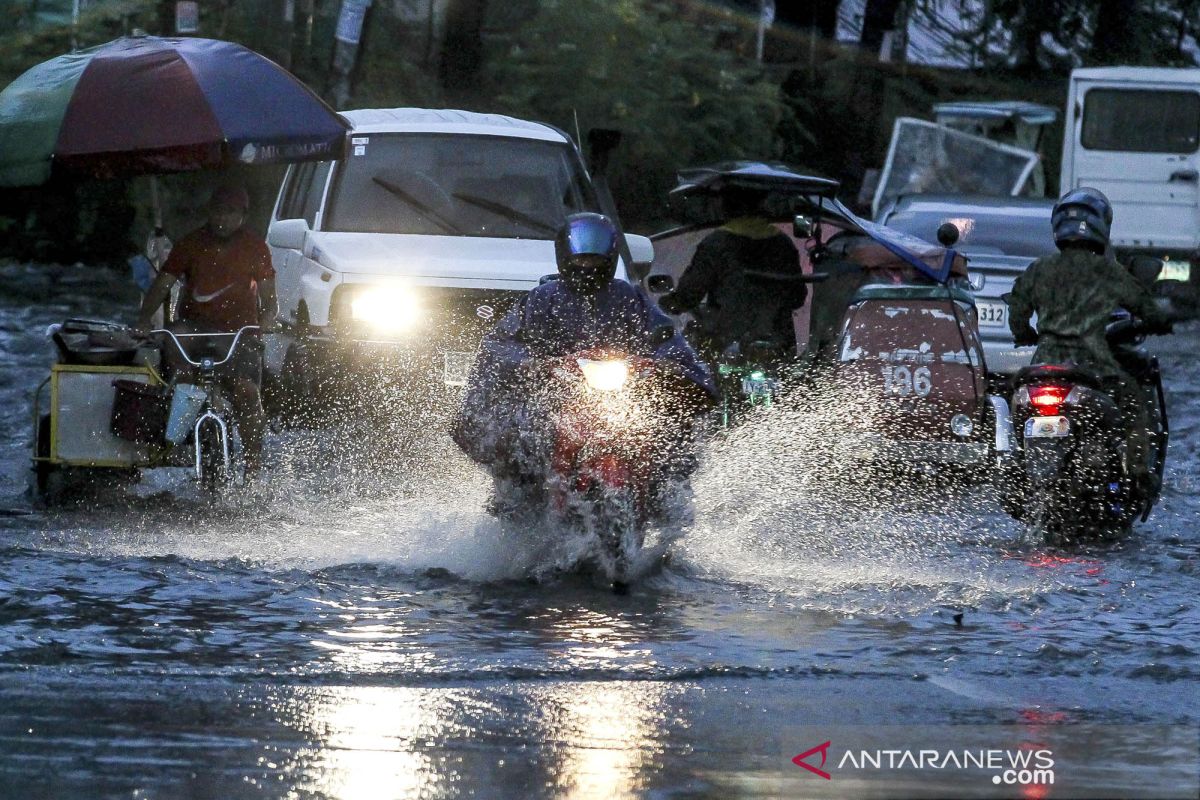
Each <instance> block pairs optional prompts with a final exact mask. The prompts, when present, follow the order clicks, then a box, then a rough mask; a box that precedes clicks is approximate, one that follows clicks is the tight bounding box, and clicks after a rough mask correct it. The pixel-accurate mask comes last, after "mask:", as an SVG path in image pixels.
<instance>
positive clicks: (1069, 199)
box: [1050, 186, 1113, 253]
mask: <svg viewBox="0 0 1200 800" xmlns="http://www.w3.org/2000/svg"><path fill="white" fill-rule="evenodd" d="M1112 221H1113V210H1112V203H1110V202H1108V198H1107V197H1105V196H1104V192H1102V191H1100V190H1099V189H1090V188H1088V187H1086V186H1081V187H1079V188H1078V189H1072V190H1071V191H1069V192H1067V193H1066V194H1064V195H1063V196H1062V199H1061V200H1059V201H1058V203H1057V204H1055V206H1054V213H1052V214H1051V215H1050V224H1051V226H1052V227H1053V228H1054V243H1055V244H1057V245H1058V246H1059V248H1060V249H1061V248H1062V247H1064V246H1065V245H1068V244H1071V243H1075V244H1082V245H1084V246H1087V247H1089V248H1090V249H1092V250H1095V251H1096V252H1098V253H1102V252H1104V250H1105V248H1107V247H1108V237H1109V233H1110V231H1111V230H1112Z"/></svg>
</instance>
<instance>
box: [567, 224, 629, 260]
mask: <svg viewBox="0 0 1200 800" xmlns="http://www.w3.org/2000/svg"><path fill="white" fill-rule="evenodd" d="M616 249H617V236H616V232H615V231H613V229H612V228H610V227H608V226H607V225H598V224H596V221H595V220H593V219H573V220H571V221H570V222H568V223H567V252H568V253H569V254H570V255H572V256H582V255H597V256H604V257H607V256H609V255H611V254H612V253H614V252H616Z"/></svg>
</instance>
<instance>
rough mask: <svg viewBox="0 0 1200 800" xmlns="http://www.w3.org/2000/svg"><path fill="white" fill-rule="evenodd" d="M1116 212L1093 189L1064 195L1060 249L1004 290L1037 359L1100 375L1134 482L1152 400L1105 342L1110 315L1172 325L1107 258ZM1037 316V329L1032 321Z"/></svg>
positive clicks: (1143, 469)
mask: <svg viewBox="0 0 1200 800" xmlns="http://www.w3.org/2000/svg"><path fill="white" fill-rule="evenodd" d="M1112 219H1113V211H1112V205H1111V204H1110V203H1109V201H1108V198H1107V197H1105V196H1104V194H1103V193H1102V192H1100V191H1099V190H1097V189H1091V188H1086V187H1081V188H1078V189H1073V190H1071V191H1069V192H1067V193H1066V194H1065V195H1063V197H1062V198H1061V199H1060V200H1059V201H1058V203H1057V204H1056V205H1055V206H1054V211H1053V213H1052V215H1051V224H1052V225H1053V229H1054V241H1055V244H1057V245H1058V249H1059V250H1060V252H1059V253H1058V254H1056V255H1052V256H1044V257H1042V258H1039V259H1038V260H1037V261H1034V262H1033V264H1031V265H1030V266H1029V268H1028V269H1027V270H1026V271H1025V272H1024V273H1022V274H1021V275H1020V276H1019V277H1018V278H1017V279H1016V281H1015V282H1014V283H1013V288H1012V291H1011V292H1009V293H1008V294H1006V295H1004V300H1005V301H1006V302H1007V303H1008V308H1009V318H1008V324H1009V328H1010V330H1011V331H1012V334H1013V340H1014V341H1015V342H1016V344H1017V345H1019V346H1024V345H1033V344H1036V345H1037V351H1036V352H1035V353H1034V356H1033V363H1035V364H1066V363H1073V364H1077V365H1079V366H1083V367H1087V368H1088V369H1090V370H1092V371H1093V372H1095V373H1096V374H1098V375H1099V376H1100V377H1101V378H1102V379H1103V380H1104V383H1105V387H1106V388H1108V389H1109V391H1110V392H1111V393H1112V395H1113V397H1114V399H1115V400H1116V401H1117V404H1118V405H1119V406H1120V407H1121V409H1122V411H1123V413H1124V414H1125V417H1126V420H1127V424H1129V426H1130V430H1129V438H1128V443H1129V451H1130V457H1129V458H1128V459H1127V463H1128V465H1129V467H1130V471H1131V474H1132V475H1133V477H1134V480H1135V481H1136V482H1138V483H1142V484H1144V483H1146V482H1147V481H1149V480H1152V479H1154V478H1155V477H1156V476H1152V475H1151V474H1150V472H1149V467H1148V465H1147V464H1146V457H1145V454H1146V452H1147V450H1148V445H1149V442H1148V440H1147V436H1148V431H1147V426H1148V421H1147V420H1148V417H1147V415H1146V404H1147V403H1148V402H1150V398H1149V397H1147V396H1146V394H1145V392H1144V391H1143V390H1142V389H1141V387H1140V386H1139V385H1138V383H1137V381H1136V380H1135V379H1134V378H1133V376H1131V375H1130V374H1128V373H1127V372H1126V371H1125V370H1123V369H1122V368H1121V366H1120V365H1119V364H1118V363H1117V360H1116V358H1115V357H1114V356H1113V353H1112V350H1111V349H1110V348H1109V346H1108V342H1107V340H1106V339H1105V335H1104V332H1105V326H1106V325H1107V324H1108V323H1109V322H1110V321H1111V318H1112V313H1113V312H1114V311H1116V310H1117V309H1118V308H1124V309H1126V310H1127V311H1129V312H1130V313H1132V314H1134V315H1135V316H1136V317H1138V318H1140V319H1141V320H1142V321H1143V322H1145V323H1146V324H1147V325H1148V326H1149V327H1150V328H1151V329H1152V330H1153V329H1157V330H1160V331H1169V330H1170V323H1169V321H1168V320H1167V318H1166V317H1165V316H1164V314H1163V313H1162V312H1161V311H1160V310H1159V307H1158V305H1157V304H1156V303H1155V300H1154V297H1153V295H1151V294H1150V292H1148V291H1147V290H1146V289H1145V288H1143V287H1142V285H1141V284H1139V283H1138V282H1137V280H1136V279H1135V278H1134V277H1133V276H1132V275H1131V274H1130V273H1129V272H1128V271H1127V270H1126V269H1125V268H1124V267H1122V266H1121V265H1120V264H1118V263H1117V262H1116V261H1115V260H1113V259H1111V258H1109V257H1107V256H1106V255H1105V254H1106V251H1107V249H1108V244H1109V233H1110V230H1111V228H1112ZM1035 312H1036V313H1037V315H1038V326H1037V329H1036V330H1035V329H1034V328H1033V326H1032V325H1030V317H1031V316H1032V315H1033V314H1034V313H1035Z"/></svg>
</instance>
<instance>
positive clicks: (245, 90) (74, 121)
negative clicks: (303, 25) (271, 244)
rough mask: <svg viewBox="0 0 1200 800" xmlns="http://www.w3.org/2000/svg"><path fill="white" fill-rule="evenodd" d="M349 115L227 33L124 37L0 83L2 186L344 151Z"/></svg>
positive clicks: (284, 159) (265, 161)
mask: <svg viewBox="0 0 1200 800" xmlns="http://www.w3.org/2000/svg"><path fill="white" fill-rule="evenodd" d="M348 129H349V126H348V124H347V123H346V121H345V120H344V119H342V117H341V116H339V115H338V114H337V112H335V111H334V110H333V109H331V108H330V107H329V106H327V105H326V104H325V103H324V102H323V101H322V100H321V99H320V98H319V97H317V96H316V94H314V93H313V92H312V91H311V90H310V89H309V88H308V87H307V86H305V85H304V84H303V83H301V82H300V81H299V80H297V79H296V78H295V77H293V76H292V75H291V74H290V73H289V72H287V71H286V70H284V69H283V68H282V67H280V66H278V65H277V64H275V63H273V62H271V61H269V60H268V59H266V58H264V57H262V56H260V55H259V54H257V53H255V52H253V51H251V50H247V49H246V48H244V47H242V46H240V45H237V44H233V43H231V42H222V41H216V40H213V39H194V38H178V39H167V38H158V37H153V36H128V37H124V38H121V39H117V40H115V41H112V42H109V43H108V44H103V45H99V46H98V47H93V48H91V49H89V50H83V51H80V52H78V53H70V54H68V55H64V56H59V57H58V58H54V59H51V60H49V61H46V62H43V63H42V64H39V65H38V66H36V67H33V68H32V69H30V70H29V71H27V72H26V73H24V74H23V75H21V76H20V77H19V78H17V79H16V80H15V81H13V82H12V84H10V85H9V86H8V88H6V89H5V90H4V91H3V92H0V186H33V185H38V184H41V183H44V182H45V181H47V180H48V179H49V178H50V177H51V175H52V174H56V175H58V174H61V175H76V176H83V177H95V178H108V177H117V176H127V175H139V174H165V173H172V172H188V171H192V170H198V169H204V168H209V167H224V166H229V165H232V164H239V163H240V164H273V163H291V162H297V161H324V160H327V159H332V158H337V157H339V156H341V154H342V151H343V148H344V145H345V138H346V131H347V130H348Z"/></svg>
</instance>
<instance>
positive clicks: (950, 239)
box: [937, 222, 959, 247]
mask: <svg viewBox="0 0 1200 800" xmlns="http://www.w3.org/2000/svg"><path fill="white" fill-rule="evenodd" d="M958 236H959V233H958V226H957V225H955V224H954V223H953V222H943V223H942V224H941V225H939V226H938V229H937V240H938V244H940V245H941V246H942V247H954V245H956V244H958Z"/></svg>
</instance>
